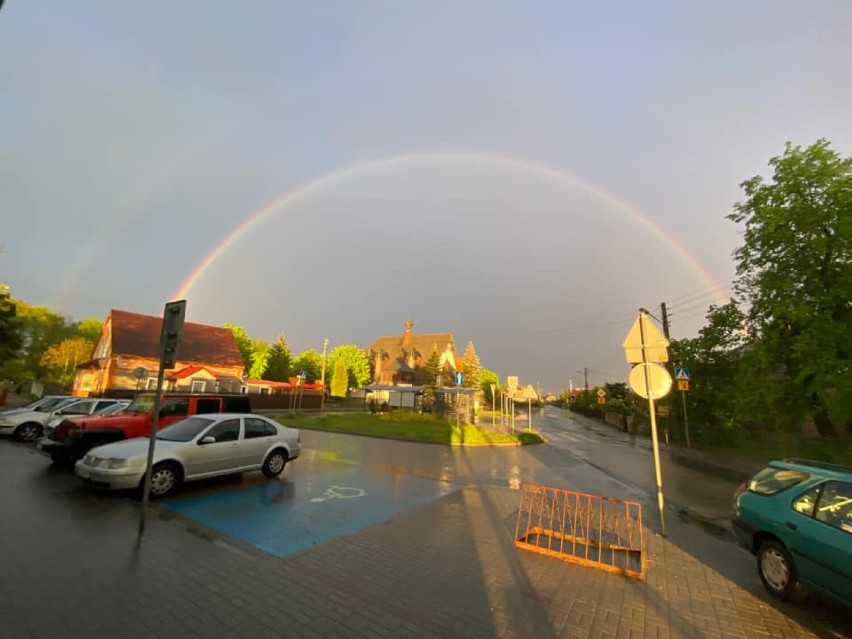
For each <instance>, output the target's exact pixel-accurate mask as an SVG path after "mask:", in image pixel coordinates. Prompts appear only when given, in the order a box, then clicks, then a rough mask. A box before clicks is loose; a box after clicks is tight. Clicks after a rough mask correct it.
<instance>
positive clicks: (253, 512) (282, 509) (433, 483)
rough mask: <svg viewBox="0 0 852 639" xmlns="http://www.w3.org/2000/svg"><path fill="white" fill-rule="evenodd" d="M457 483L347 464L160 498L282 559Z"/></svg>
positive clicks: (177, 510)
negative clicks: (236, 485) (240, 485)
mask: <svg viewBox="0 0 852 639" xmlns="http://www.w3.org/2000/svg"><path fill="white" fill-rule="evenodd" d="M460 488H461V486H460V485H458V484H453V483H450V482H447V481H441V480H437V479H430V478H426V477H420V476H415V475H409V474H404V473H387V472H384V471H381V470H376V469H374V468H369V467H362V466H349V467H344V468H340V467H339V466H338V467H337V469H335V470H326V472H319V473H314V474H308V475H305V476H298V475H297V476H294V477H285V478H282V479H278V480H272V481H265V482H263V483H259V484H255V485H252V486H249V487H246V488H242V489H239V490H228V491H221V492H215V493H205V494H197V495H191V496H185V497H178V498H175V499H170V500H167V501H165V502H164V503H163V504H162V505H163V507H164V508H167V509H169V510H171V511H173V512H175V513H178V514H180V515H182V516H184V517H187V518H189V519H191V520H194V521H196V522H198V523H201V524H203V525H205V526H207V527H209V528H212V529H214V530H216V531H219V532H221V533H223V534H225V535H229V536H231V537H234V538H236V539H239V540H240V541H243V542H245V543H248V544H251V545H252V546H255V547H256V548H259V549H261V550H263V551H265V552H268V553H271V554H273V555H276V556H278V557H287V556H289V555H292V554H295V553H297V552H300V551H302V550H305V549H307V548H311V547H313V546H316V545H319V544H322V543H324V542H326V541H330V540H332V539H334V538H336V537H339V536H341V535H348V534H352V533H355V532H357V531H359V530H361V529H363V528H366V527H367V526H370V525H372V524H376V523H380V522H383V521H387V520H389V519H391V518H393V517H395V516H398V515H400V514H402V513H404V512H407V511H409V510H412V509H414V508H416V507H418V506H422V505H424V504H427V503H430V502H433V501H435V500H437V499H439V498H440V497H442V496H444V495H447V494H450V493H452V492H454V491H456V490H458V489H460Z"/></svg>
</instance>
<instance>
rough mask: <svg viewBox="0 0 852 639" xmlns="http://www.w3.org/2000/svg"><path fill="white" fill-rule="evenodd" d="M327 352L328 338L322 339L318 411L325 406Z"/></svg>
mask: <svg viewBox="0 0 852 639" xmlns="http://www.w3.org/2000/svg"><path fill="white" fill-rule="evenodd" d="M327 353H328V338H327V337H326V338H325V339H323V341H322V373H321V374H320V383H321V384H322V395H321V396H320V412H322V410H323V408H324V407H325V358H326V354H327Z"/></svg>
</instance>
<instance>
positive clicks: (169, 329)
mask: <svg viewBox="0 0 852 639" xmlns="http://www.w3.org/2000/svg"><path fill="white" fill-rule="evenodd" d="M185 316H186V300H180V301H178V302H169V303H168V304H166V307H165V309H163V325H162V327H161V328H160V370H159V372H158V373H157V391H156V393H155V394H154V419H153V422H152V423H151V432H150V434H149V435H148V461H147V463H146V465H145V482H144V483H143V485H142V512H141V513H140V514H139V534H140V535H141V534H142V533H143V532H145V514H146V513H147V512H148V494H149V493H150V492H151V468H152V466H153V464H154V444H155V442H156V441H157V432H158V431H159V430H160V400H161V399H162V396H163V377H164V373H165V371H167V370H171V369H173V368H174V367H175V363H176V362H177V349H178V345H179V344H180V333H181V331H182V330H183V320H184V317H185Z"/></svg>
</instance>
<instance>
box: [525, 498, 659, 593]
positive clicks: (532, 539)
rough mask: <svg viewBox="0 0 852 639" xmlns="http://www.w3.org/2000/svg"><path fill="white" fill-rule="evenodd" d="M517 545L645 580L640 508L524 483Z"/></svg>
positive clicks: (629, 502)
mask: <svg viewBox="0 0 852 639" xmlns="http://www.w3.org/2000/svg"><path fill="white" fill-rule="evenodd" d="M515 545H516V546H518V547H519V548H526V549H527V550H532V551H535V552H540V553H543V554H545V555H550V556H551V557H557V558H558V559H562V560H564V561H570V562H574V563H578V564H583V565H585V566H592V567H594V568H602V569H603V570H608V571H610V572H618V573H622V574H624V575H628V576H630V577H636V578H638V579H642V578H643V576H644V575H645V553H644V551H643V534H642V504H640V503H639V502H637V501H627V500H624V499H613V498H612V497H601V496H599V495H589V494H586V493H578V492H574V491H571V490H563V489H561V488H551V487H548V486H540V485H538V484H526V483H525V484H523V485H522V486H521V504H520V507H519V509H518V522H517V525H516V527H515Z"/></svg>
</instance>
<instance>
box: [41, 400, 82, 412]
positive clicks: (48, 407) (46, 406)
mask: <svg viewBox="0 0 852 639" xmlns="http://www.w3.org/2000/svg"><path fill="white" fill-rule="evenodd" d="M74 399H76V398H73V397H54V398H53V399H46V400H45V401H43V402H42V403H41V404H39V405H38V406H35V407H34V408H33V410H34V411H37V412H39V413H48V412H50V411H53V410H56V409H57V408H59V407H61V406H64V405H66V404H68V403H70V402H71V401H73V400H74Z"/></svg>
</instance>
